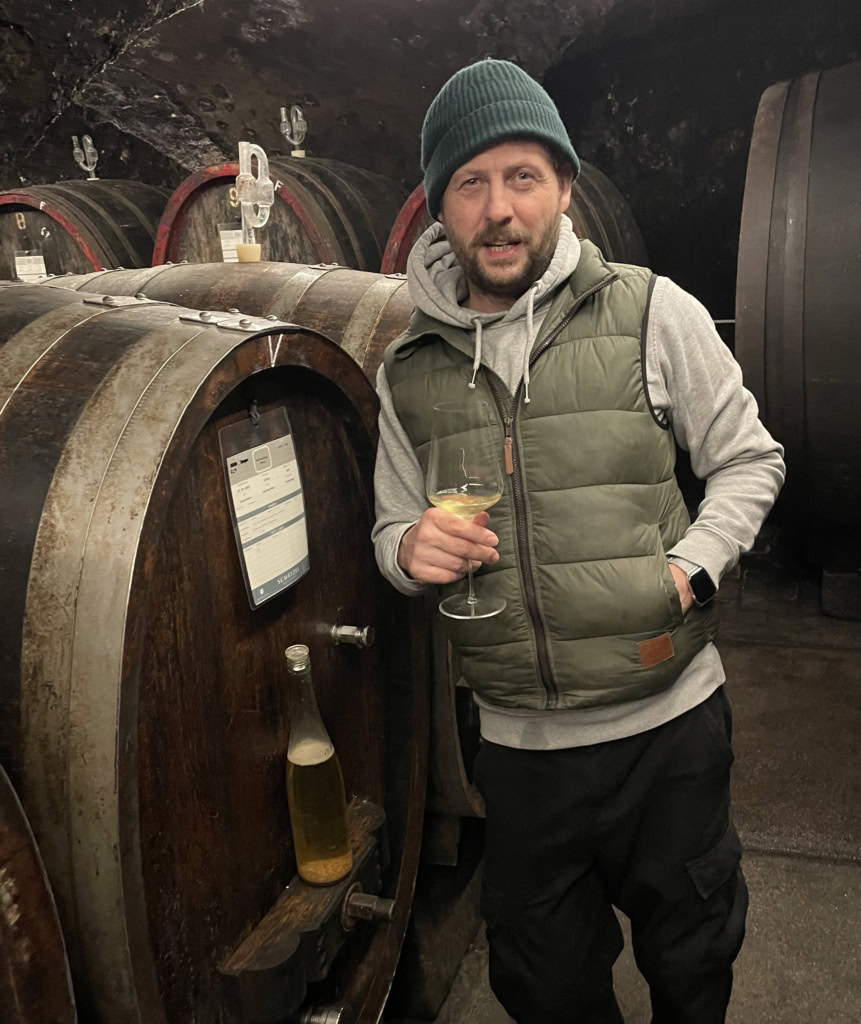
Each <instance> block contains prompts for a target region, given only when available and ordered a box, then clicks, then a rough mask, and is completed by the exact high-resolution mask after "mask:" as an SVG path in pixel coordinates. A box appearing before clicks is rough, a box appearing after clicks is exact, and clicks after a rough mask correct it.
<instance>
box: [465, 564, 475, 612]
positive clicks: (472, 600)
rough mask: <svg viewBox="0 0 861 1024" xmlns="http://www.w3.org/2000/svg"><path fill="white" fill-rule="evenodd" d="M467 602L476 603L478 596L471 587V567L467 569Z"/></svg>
mask: <svg viewBox="0 0 861 1024" xmlns="http://www.w3.org/2000/svg"><path fill="white" fill-rule="evenodd" d="M466 603H467V604H478V598H477V597H476V596H475V591H474V590H473V589H472V569H470V570H469V597H468V598H467V599H466Z"/></svg>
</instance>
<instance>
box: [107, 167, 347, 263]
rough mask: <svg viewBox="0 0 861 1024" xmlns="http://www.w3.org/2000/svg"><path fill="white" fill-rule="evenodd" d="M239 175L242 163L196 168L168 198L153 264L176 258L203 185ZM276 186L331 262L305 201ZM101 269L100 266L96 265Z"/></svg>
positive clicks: (323, 257) (319, 251)
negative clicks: (188, 216) (190, 207)
mask: <svg viewBox="0 0 861 1024" xmlns="http://www.w3.org/2000/svg"><path fill="white" fill-rule="evenodd" d="M238 174H239V164H217V165H215V166H214V167H204V168H203V169H202V170H200V171H196V172H195V173H194V174H192V175H191V176H190V177H188V178H186V179H185V181H184V182H183V183H182V184H181V185H180V186H179V188H178V189H177V190H176V191H175V192H174V193H173V195H172V196H171V197H170V199H169V200H168V204H167V206H166V207H165V210H164V213H163V214H162V218H161V221H160V222H159V225H158V231H157V232H156V236H155V248H154V249H153V254H152V265H153V266H154V267H157V266H158V265H159V264H161V263H168V262H172V261H173V260H174V256H175V255H176V250H175V248H174V247H173V246H175V245H176V242H175V241H174V242H173V246H172V245H171V240H172V239H173V240H175V239H178V238H179V236H180V234H181V229H182V227H183V225H184V223H185V217H186V211H187V209H188V202H189V200H190V199H191V197H192V196H194V195H195V194H196V193H197V192H198V191H199V190H200V188H201V187H202V186H205V185H206V184H207V183H211V182H215V181H217V180H219V179H220V178H235V177H236V176H237V175H238ZM273 184H274V185H276V186H277V187H276V189H275V198H276V200H277V199H281V200H282V201H283V202H285V203H287V205H288V206H289V207H290V209H291V210H292V211H293V213H294V214H295V215H296V218H297V220H298V221H299V222H300V223H301V225H302V228H303V230H304V231H305V233H306V235H307V238H308V241H309V242H310V243H311V244H312V245H313V246H314V249H315V251H316V254H317V258H318V259H319V261H320V263H331V262H332V261H333V255H332V252H331V250H330V249H329V246H328V245H327V244H326V242H325V240H324V239H323V238H322V237H321V235H320V232H319V231H318V230H317V228H316V226H315V225H314V222H313V221H312V220H311V219H310V218H309V217H308V213H307V211H306V210H305V208H304V207H303V206H302V204H301V203H300V202H299V201H298V200H297V199H296V197H295V196H294V195H293V193H292V192H290V190H289V189H288V188H287V187H286V186H285V185H284V184H283V182H279V181H278V180H277V179H274V180H273ZM96 269H97V270H100V269H101V268H100V267H96Z"/></svg>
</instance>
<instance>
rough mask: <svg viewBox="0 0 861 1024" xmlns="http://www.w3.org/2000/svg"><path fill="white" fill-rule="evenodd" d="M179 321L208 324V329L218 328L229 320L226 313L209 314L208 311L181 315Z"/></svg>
mask: <svg viewBox="0 0 861 1024" xmlns="http://www.w3.org/2000/svg"><path fill="white" fill-rule="evenodd" d="M179 319H180V320H183V321H185V323H189V324H208V325H209V326H210V327H220V326H221V324H222V323H224V321H225V320H230V319H231V318H230V316H229V314H227V313H210V312H209V311H208V310H201V311H200V312H199V313H181V314H180V317H179Z"/></svg>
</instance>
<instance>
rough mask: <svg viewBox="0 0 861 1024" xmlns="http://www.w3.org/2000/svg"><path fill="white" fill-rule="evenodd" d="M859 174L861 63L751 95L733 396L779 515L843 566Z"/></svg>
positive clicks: (860, 245) (857, 429) (856, 364)
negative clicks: (747, 396) (761, 452)
mask: <svg viewBox="0 0 861 1024" xmlns="http://www.w3.org/2000/svg"><path fill="white" fill-rule="evenodd" d="M859 161H861V63H858V64H849V65H846V66H844V67H840V68H835V69H832V70H829V71H817V72H814V73H812V74H809V75H805V76H804V77H803V78H798V79H795V80H794V81H791V82H780V83H778V84H777V85H773V86H771V87H770V88H769V89H767V90H766V91H765V93H764V94H763V96H762V99H761V100H760V104H759V109H758V111H757V115H756V121H755V124H754V130H753V138H752V140H751V145H750V155H749V158H748V165H747V180H746V182H745V191H744V206H743V210H742V221H741V235H740V239H739V256H738V282H737V288H736V331H735V355H736V358H737V359H738V361H739V362H740V364H741V366H742V370H743V372H744V379H745V384H746V385H747V387H748V388H750V390H751V391H752V392H753V393H754V395H755V396H756V399H757V401H758V403H759V406H760V410H761V415H762V417H763V420H764V422H765V424H766V425H767V426H768V427H769V429H770V430H771V431H772V433H773V434H774V436H775V437H776V438H777V439H778V440H779V441H781V442H782V443H783V444H784V445H785V447H786V461H787V482H786V488H785V491H784V493H783V494H782V495H781V499H780V503H779V507H782V508H783V510H784V512H791V514H792V516H793V518H796V519H800V520H802V521H803V522H804V523H805V525H806V526H807V527H808V528H810V527H813V528H814V529H815V530H816V531H817V532H818V533H822V534H829V535H830V536H831V537H832V539H833V540H834V541H835V542H836V546H837V547H838V548H839V547H844V546H845V544H846V543H847V542H849V541H850V540H851V542H852V543H853V546H854V547H855V551H856V554H857V553H858V551H859V549H861V545H859V535H858V509H859V507H861V405H859V400H858V393H859V383H861V345H859V343H858V324H859V322H861V175H859V173H858V165H859ZM857 564H858V563H857V562H855V565H856V567H857Z"/></svg>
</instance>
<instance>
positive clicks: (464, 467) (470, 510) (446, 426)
mask: <svg viewBox="0 0 861 1024" xmlns="http://www.w3.org/2000/svg"><path fill="white" fill-rule="evenodd" d="M497 429H498V428H497V424H496V421H495V420H494V418H493V415H492V413H491V411H490V407H489V406H488V404H487V403H486V402H482V401H480V400H479V399H475V400H471V401H470V400H468V401H466V402H442V403H440V404H439V405H435V406H434V407H433V432H432V435H431V451H430V461H429V463H428V473H427V496H428V501H429V502H430V503H431V504H432V505H436V507H437V508H442V509H445V511H446V512H451V513H452V515H455V516H457V517H458V518H459V519H472V518H473V517H474V516H476V515H478V513H479V512H483V511H485V509H488V508H490V507H491V506H493V505H495V504H496V503H497V502H498V501H499V499H500V498H501V497H502V487H503V478H502V470H501V468H500V464H499V463H500V453H501V446H500V445H499V444H497V443H495V442H496V436H495V435H496V433H497ZM468 575H469V591H468V592H467V593H466V594H453V595H452V596H451V597H447V598H446V599H445V600H444V601H441V602H440V606H439V610H440V611H441V612H442V613H443V615H447V616H449V618H452V619H487V618H490V617H491V616H492V615H498V614H499V613H500V612H501V611H502V610H503V608H505V600H504V599H503V598H501V597H476V595H475V588H474V586H473V581H472V570H471V569H470V570H469V574H468Z"/></svg>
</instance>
